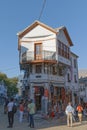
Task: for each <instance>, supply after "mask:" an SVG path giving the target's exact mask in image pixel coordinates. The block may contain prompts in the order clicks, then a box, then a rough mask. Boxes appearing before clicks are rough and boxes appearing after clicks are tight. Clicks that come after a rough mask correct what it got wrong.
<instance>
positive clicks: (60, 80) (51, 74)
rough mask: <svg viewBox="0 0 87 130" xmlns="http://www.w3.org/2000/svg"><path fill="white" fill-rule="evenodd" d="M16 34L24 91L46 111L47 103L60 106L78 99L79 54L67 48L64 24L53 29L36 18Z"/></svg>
mask: <svg viewBox="0 0 87 130" xmlns="http://www.w3.org/2000/svg"><path fill="white" fill-rule="evenodd" d="M17 35H18V50H19V62H20V70H24V77H23V84H22V85H23V88H24V90H23V95H24V96H25V97H28V98H32V99H33V100H34V101H35V104H36V108H37V110H42V111H43V112H45V113H47V112H48V106H49V105H50V104H51V105H52V104H54V103H58V105H60V106H61V108H62V109H63V108H64V107H65V106H66V104H67V103H68V102H69V101H72V102H73V104H74V103H76V102H78V88H79V84H78V64H77V59H78V56H77V55H76V54H74V53H72V52H71V50H70V48H71V46H73V43H72V41H71V38H70V36H69V34H68V31H67V29H66V27H60V28H57V29H53V28H51V27H49V26H47V25H45V24H43V23H41V22H39V21H35V22H34V23H33V24H32V25H30V26H29V27H27V28H26V29H25V30H23V31H22V32H19V33H18V34H17Z"/></svg>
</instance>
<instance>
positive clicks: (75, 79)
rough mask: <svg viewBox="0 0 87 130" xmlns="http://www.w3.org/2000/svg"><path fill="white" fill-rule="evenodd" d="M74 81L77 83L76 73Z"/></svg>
mask: <svg viewBox="0 0 87 130" xmlns="http://www.w3.org/2000/svg"><path fill="white" fill-rule="evenodd" d="M74 81H75V83H77V78H76V75H74Z"/></svg>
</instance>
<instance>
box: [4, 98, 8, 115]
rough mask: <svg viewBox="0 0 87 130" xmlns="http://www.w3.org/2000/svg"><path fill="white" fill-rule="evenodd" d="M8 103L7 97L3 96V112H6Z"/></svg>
mask: <svg viewBox="0 0 87 130" xmlns="http://www.w3.org/2000/svg"><path fill="white" fill-rule="evenodd" d="M8 103H9V100H8V98H5V103H4V114H7V105H8Z"/></svg>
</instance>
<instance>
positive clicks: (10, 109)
mask: <svg viewBox="0 0 87 130" xmlns="http://www.w3.org/2000/svg"><path fill="white" fill-rule="evenodd" d="M13 104H14V99H13V98H11V100H10V102H9V103H8V105H7V109H8V122H9V126H8V127H7V128H12V127H13V122H14V113H13V112H12V107H13Z"/></svg>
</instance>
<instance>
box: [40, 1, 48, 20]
mask: <svg viewBox="0 0 87 130" xmlns="http://www.w3.org/2000/svg"><path fill="white" fill-rule="evenodd" d="M45 4H46V0H44V2H43V5H42V9H41V12H40V15H39V18H38V20H40V18H41V16H42V13H43V10H44V7H45Z"/></svg>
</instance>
